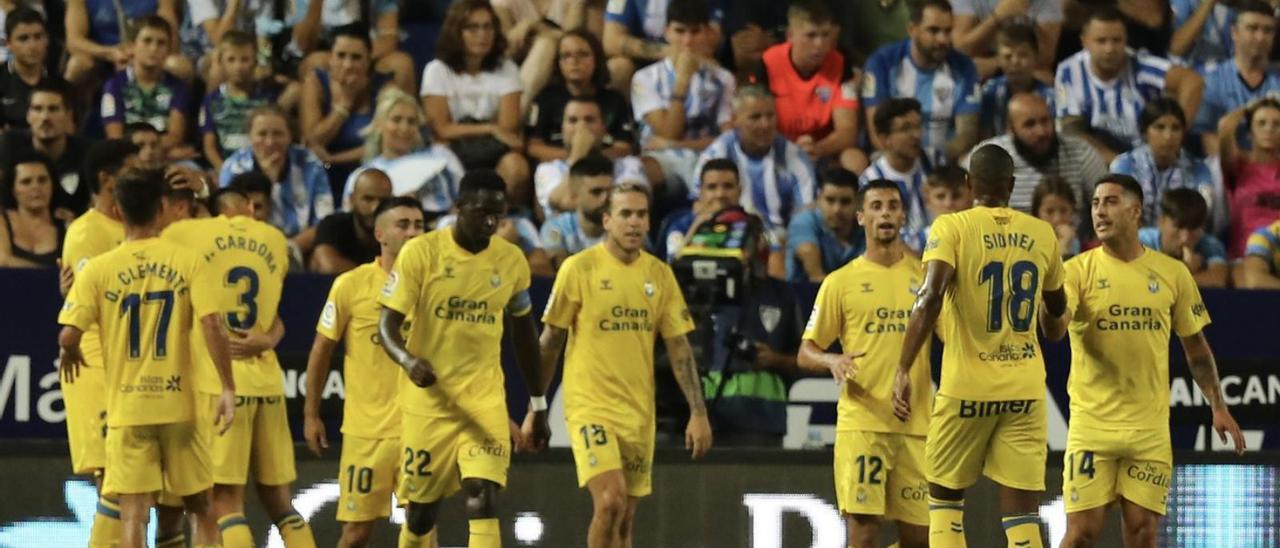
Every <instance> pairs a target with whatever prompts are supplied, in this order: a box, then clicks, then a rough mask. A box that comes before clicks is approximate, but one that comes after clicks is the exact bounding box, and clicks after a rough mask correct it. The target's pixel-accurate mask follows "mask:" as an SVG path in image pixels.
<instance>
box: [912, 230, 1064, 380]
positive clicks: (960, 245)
mask: <svg viewBox="0 0 1280 548" xmlns="http://www.w3.org/2000/svg"><path fill="white" fill-rule="evenodd" d="M922 260H923V261H924V262H925V263H926V264H927V263H928V262H929V261H942V262H944V263H947V264H949V265H951V266H952V267H954V268H955V277H954V279H953V281H952V284H951V287H950V288H949V289H948V290H947V293H946V295H945V298H944V299H943V305H942V319H941V320H940V321H939V322H938V325H939V327H940V328H941V331H942V340H943V341H945V342H946V344H945V345H944V346H943V350H942V380H941V383H940V386H939V388H938V393H939V394H942V395H944V396H947V397H950V398H956V399H963V400H972V401H999V400H1027V399H1043V398H1044V397H1045V380H1044V377H1045V373H1044V358H1043V356H1041V352H1040V342H1039V339H1037V337H1036V325H1037V321H1036V307H1037V306H1038V305H1039V302H1040V294H1041V293H1042V292H1044V291H1053V290H1056V289H1060V288H1061V287H1062V276H1063V273H1062V256H1061V253H1060V251H1059V249H1058V238H1057V236H1056V235H1055V234H1054V232H1053V228H1052V227H1051V226H1049V223H1046V222H1044V221H1042V220H1040V219H1036V218H1035V217H1032V216H1030V215H1027V214H1025V213H1021V212H1018V211H1015V210H1013V209H1009V208H1007V207H995V208H992V207H974V208H972V209H969V210H966V211H961V212H959V213H951V214H947V215H943V216H941V217H938V219H937V220H935V221H934V222H933V226H932V228H930V232H929V240H928V241H927V242H926V244H925V251H924V257H923V259H922Z"/></svg>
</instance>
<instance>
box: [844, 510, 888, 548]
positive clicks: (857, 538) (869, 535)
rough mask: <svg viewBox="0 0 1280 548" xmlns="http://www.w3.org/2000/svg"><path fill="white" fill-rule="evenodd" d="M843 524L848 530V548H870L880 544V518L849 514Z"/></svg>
mask: <svg viewBox="0 0 1280 548" xmlns="http://www.w3.org/2000/svg"><path fill="white" fill-rule="evenodd" d="M845 523H846V524H847V526H848V528H849V548H872V547H875V546H878V545H879V542H880V516H872V515H867V514H850V515H849V516H848V517H847V518H846V520H845Z"/></svg>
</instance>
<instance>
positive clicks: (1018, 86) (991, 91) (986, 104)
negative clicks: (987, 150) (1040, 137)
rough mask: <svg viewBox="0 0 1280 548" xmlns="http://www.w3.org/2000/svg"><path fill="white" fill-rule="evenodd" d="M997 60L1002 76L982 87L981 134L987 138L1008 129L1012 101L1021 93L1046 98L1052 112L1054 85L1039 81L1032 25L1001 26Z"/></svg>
mask: <svg viewBox="0 0 1280 548" xmlns="http://www.w3.org/2000/svg"><path fill="white" fill-rule="evenodd" d="M996 43H997V45H996V60H997V61H998V62H999V63H1000V75H999V76H996V77H994V78H990V79H988V80H987V81H986V82H983V84H982V114H981V115H980V116H981V122H980V124H979V125H980V126H981V130H980V133H981V134H982V137H983V138H984V139H988V138H991V137H994V136H996V135H1000V134H1001V133H1004V132H1005V131H1006V130H1007V129H1008V127H1007V125H1008V119H1007V118H1006V117H1005V115H1006V114H1007V113H1008V107H1009V98H1010V97H1013V96H1014V95H1017V94H1019V93H1022V92H1030V93H1035V94H1036V95H1039V96H1040V97H1043V98H1044V100H1045V102H1046V103H1049V110H1050V111H1052V110H1053V99H1054V97H1053V95H1054V94H1053V85H1052V84H1049V83H1046V82H1044V81H1042V80H1040V79H1038V78H1036V75H1035V71H1036V59H1037V58H1038V57H1039V55H1040V54H1039V52H1038V51H1039V50H1038V49H1037V48H1039V45H1037V40H1036V30H1035V28H1034V27H1032V26H1031V25H1027V24H1023V23H1012V24H1008V25H1005V26H1002V27H1000V31H999V33H997V35H996Z"/></svg>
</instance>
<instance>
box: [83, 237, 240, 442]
mask: <svg viewBox="0 0 1280 548" xmlns="http://www.w3.org/2000/svg"><path fill="white" fill-rule="evenodd" d="M200 263H201V261H200V258H199V257H198V256H197V255H195V254H194V253H192V252H191V251H189V250H188V249H186V248H185V247H183V246H179V245H176V244H174V243H172V242H167V241H163V240H161V239H158V238H147V239H143V240H131V241H127V242H124V243H122V244H120V246H119V247H117V248H115V249H113V250H111V251H108V252H106V253H103V254H102V255H99V256H97V257H95V258H93V259H91V260H90V261H89V263H88V264H87V265H86V266H85V267H84V269H83V270H81V271H80V272H79V273H78V274H76V281H75V284H74V285H73V286H72V288H71V292H70V294H69V295H68V297H67V300H66V302H65V303H64V304H63V306H62V312H61V313H60V314H58V323H60V324H62V325H70V326H75V327H76V328H78V329H80V330H81V331H88V330H89V328H90V327H92V326H94V325H96V326H98V327H99V329H100V333H101V337H102V356H103V364H104V366H105V368H106V374H107V425H108V426H111V427H121V426H138V425H147V424H170V423H176V422H183V421H189V420H192V419H194V417H195V409H194V406H195V398H194V397H193V393H192V382H193V379H192V372H193V369H194V368H193V366H192V360H191V353H192V350H193V349H192V346H191V345H192V344H193V341H192V339H191V337H189V336H188V335H189V334H190V332H191V328H192V325H194V323H195V322H196V321H198V318H201V317H203V316H206V315H208V314H212V313H214V312H217V310H218V308H217V303H216V302H215V301H214V300H213V299H212V295H211V294H210V293H208V292H205V291H197V290H193V288H195V287H202V288H203V287H208V286H210V285H212V284H213V283H214V281H213V280H212V279H211V277H210V272H209V271H208V270H207V269H205V268H204V265H202V264H200ZM82 346H83V344H82ZM194 350H195V352H196V353H206V352H203V351H202V350H201V349H200V347H195V349H194Z"/></svg>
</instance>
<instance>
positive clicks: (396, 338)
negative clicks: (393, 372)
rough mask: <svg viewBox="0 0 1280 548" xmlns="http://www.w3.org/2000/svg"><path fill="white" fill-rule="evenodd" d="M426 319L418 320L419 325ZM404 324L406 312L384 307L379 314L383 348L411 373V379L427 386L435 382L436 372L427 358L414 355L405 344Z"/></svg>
mask: <svg viewBox="0 0 1280 548" xmlns="http://www.w3.org/2000/svg"><path fill="white" fill-rule="evenodd" d="M423 321H426V320H418V325H419V326H421V325H422V322H423ZM403 325H404V314H402V313H400V312H399V311H396V310H393V309H390V308H387V307H386V306H383V307H382V314H381V315H379V316H378V337H379V338H380V339H381V340H382V349H383V350H386V351H387V356H389V357H390V358H391V361H394V362H396V365H399V366H400V368H401V369H404V371H405V373H408V374H409V380H410V381H413V384H416V385H418V386H419V387H422V388H426V387H428V386H431V385H433V384H435V382H436V373H435V369H434V368H433V367H431V364H430V363H427V360H424V359H422V358H419V357H417V356H414V355H413V354H412V353H410V352H409V349H408V348H405V345H404V336H402V335H400V327H401V326H403Z"/></svg>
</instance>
